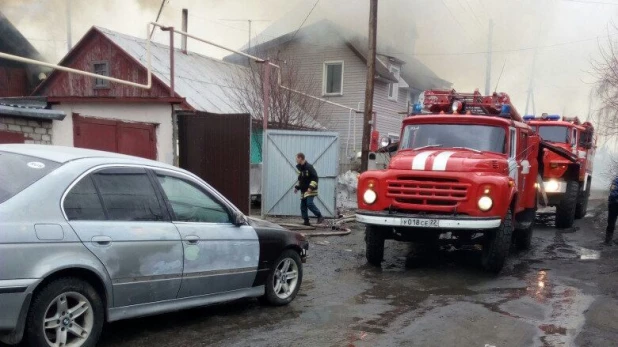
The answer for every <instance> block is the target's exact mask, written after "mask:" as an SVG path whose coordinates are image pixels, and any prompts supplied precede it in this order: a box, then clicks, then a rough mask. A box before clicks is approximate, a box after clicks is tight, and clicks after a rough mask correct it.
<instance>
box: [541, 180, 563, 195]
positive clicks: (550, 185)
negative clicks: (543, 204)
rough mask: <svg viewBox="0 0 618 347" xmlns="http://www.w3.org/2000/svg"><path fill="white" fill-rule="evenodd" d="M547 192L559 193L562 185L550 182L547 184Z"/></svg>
mask: <svg viewBox="0 0 618 347" xmlns="http://www.w3.org/2000/svg"><path fill="white" fill-rule="evenodd" d="M545 190H546V191H548V192H557V191H558V190H560V183H558V181H549V182H547V183H546V184H545Z"/></svg>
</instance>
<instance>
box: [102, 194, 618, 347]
mask: <svg viewBox="0 0 618 347" xmlns="http://www.w3.org/2000/svg"><path fill="white" fill-rule="evenodd" d="M591 205H592V206H593V208H592V210H591V213H589V216H588V217H586V218H585V219H583V220H581V221H577V224H576V228H573V229H569V230H557V229H555V228H554V225H553V216H552V215H551V213H550V212H543V213H541V214H540V215H539V220H538V223H537V227H536V229H535V234H534V239H533V247H532V249H531V250H529V251H525V252H516V251H513V254H512V255H511V257H510V258H509V261H508V263H507V265H506V267H505V269H504V270H503V272H502V273H501V274H500V275H499V276H493V275H489V274H487V273H485V272H484V271H483V270H482V269H481V268H480V265H479V263H480V260H479V256H480V254H479V252H478V251H476V250H465V251H452V250H442V251H440V252H436V253H429V254H427V253H423V252H419V250H418V249H415V248H414V247H412V246H410V245H407V244H404V243H397V242H391V241H387V245H386V254H385V262H384V263H383V266H382V268H379V269H378V268H374V267H371V266H368V265H367V264H366V262H365V258H364V241H363V236H364V235H363V231H362V229H361V227H360V226H353V228H352V229H353V230H352V233H351V234H350V235H348V236H343V237H329V238H312V239H311V246H310V257H309V259H308V263H307V264H306V266H305V274H304V283H303V286H302V289H301V292H300V293H299V296H298V297H297V299H296V300H295V301H294V302H293V303H292V304H290V305H289V306H287V307H279V308H272V307H264V306H260V305H259V304H258V303H257V301H255V300H244V301H240V302H235V303H232V304H226V305H220V306H215V307H207V308H201V309H195V310H189V311H183V312H178V313H172V314H166V315H161V316H156V317H149V318H142V319H134V320H129V321H121V322H116V323H113V324H109V325H107V326H106V327H105V330H104V333H103V336H102V341H101V343H100V346H104V347H109V346H117V347H124V346H127V347H128V346H134V347H141V346H148V347H151V346H349V347H352V346H354V347H356V346H359V347H360V346H436V347H444V346H471V347H472V346H474V347H479V346H486V345H487V346H500V347H507V346H518V347H519V346H616V345H617V344H618V342H617V341H618V292H617V290H616V288H617V286H618V246H615V247H609V248H608V247H604V246H602V245H601V244H600V241H601V240H602V238H603V232H602V227H604V226H599V225H598V223H595V222H596V220H595V219H598V218H599V217H600V216H602V214H603V213H602V211H595V209H594V206H595V204H591ZM596 205H597V206H598V205H599V204H598V203H597V204H596Z"/></svg>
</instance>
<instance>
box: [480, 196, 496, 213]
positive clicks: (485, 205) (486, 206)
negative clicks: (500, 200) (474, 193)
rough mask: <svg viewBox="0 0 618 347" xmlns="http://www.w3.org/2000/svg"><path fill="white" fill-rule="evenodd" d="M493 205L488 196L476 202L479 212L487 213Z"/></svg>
mask: <svg viewBox="0 0 618 347" xmlns="http://www.w3.org/2000/svg"><path fill="white" fill-rule="evenodd" d="M493 205H494V201H493V200H492V199H491V198H490V197H489V196H483V197H481V198H480V199H479V202H478V206H479V210H481V211H483V212H487V211H489V210H491V208H492V207H493Z"/></svg>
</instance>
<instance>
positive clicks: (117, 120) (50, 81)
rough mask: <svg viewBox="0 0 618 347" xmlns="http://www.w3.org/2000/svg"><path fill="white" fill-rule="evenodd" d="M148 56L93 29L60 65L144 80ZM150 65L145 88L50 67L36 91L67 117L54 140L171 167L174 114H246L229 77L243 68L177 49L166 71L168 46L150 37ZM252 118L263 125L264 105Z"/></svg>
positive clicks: (142, 47) (137, 43)
mask: <svg viewBox="0 0 618 347" xmlns="http://www.w3.org/2000/svg"><path fill="white" fill-rule="evenodd" d="M147 56H148V54H147V40H145V39H142V38H137V37H133V36H129V35H125V34H121V33H117V32H114V31H111V30H108V29H105V28H100V27H93V28H91V29H90V30H89V31H88V32H87V33H86V34H85V35H84V37H83V38H82V39H81V40H80V41H79V42H78V43H77V44H76V45H75V47H74V48H73V49H72V50H71V51H70V52H69V53H68V54H67V55H66V56H65V57H64V58H63V59H62V61H61V62H60V65H63V66H69V67H72V68H76V69H80V70H85V71H92V72H95V73H97V74H101V75H105V76H111V77H115V78H120V79H124V80H129V81H133V82H138V83H146V77H147ZM151 63H152V73H153V81H152V88H150V89H139V88H136V87H132V86H126V85H122V84H118V83H113V82H111V83H110V82H108V81H105V80H102V79H95V78H91V77H87V76H83V75H77V74H69V73H66V72H62V71H54V72H53V73H52V74H51V75H50V76H49V77H48V78H47V79H46V80H45V81H44V82H43V83H41V85H39V86H38V87H37V89H36V90H35V92H34V95H38V96H45V97H46V98H47V101H48V102H50V103H51V104H52V105H53V106H52V108H53V109H55V110H62V111H64V112H66V113H67V114H69V115H71V116H70V117H67V118H66V119H64V120H63V121H54V125H53V131H54V133H55V136H54V140H53V141H52V143H53V144H55V145H65V146H77V147H84V148H91V149H100V150H107V151H113V152H120V153H124V154H130V155H137V156H142V157H146V158H150V159H156V160H160V161H163V162H167V163H170V164H173V163H177V158H178V149H177V146H176V145H175V141H176V140H177V134H176V130H175V129H176V128H175V127H176V121H175V116H176V113H177V112H180V111H182V112H183V114H186V113H187V112H188V111H189V112H190V111H195V112H207V113H212V114H237V113H244V111H245V110H243V109H241V108H240V107H239V102H237V100H235V97H237V96H239V95H243V93H244V91H243V89H244V88H246V86H243V85H240V84H239V83H234V81H239V80H241V79H242V76H243V75H244V74H246V73H247V72H248V70H247V68H245V67H242V66H239V65H236V64H232V63H228V62H223V61H221V60H217V59H213V58H210V57H206V56H203V55H200V54H197V53H194V52H191V51H185V50H183V49H179V48H175V49H174V69H171V65H170V48H169V46H168V45H163V44H159V43H154V42H153V43H152V44H151ZM172 71H173V77H174V83H173V86H172V83H171V82H170V75H171V72H172ZM238 76H240V77H238ZM172 88H173V89H172ZM252 115H254V116H255V117H254V118H255V120H256V123H260V125H259V126H261V120H260V121H259V122H258V121H257V116H258V115H261V110H258V111H256V112H252ZM259 138H260V139H261V136H259ZM256 141H257V139H256Z"/></svg>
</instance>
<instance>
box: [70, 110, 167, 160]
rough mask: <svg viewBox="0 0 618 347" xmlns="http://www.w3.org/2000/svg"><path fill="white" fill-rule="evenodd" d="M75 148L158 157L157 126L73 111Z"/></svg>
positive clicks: (150, 157)
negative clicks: (82, 114) (91, 115)
mask: <svg viewBox="0 0 618 347" xmlns="http://www.w3.org/2000/svg"><path fill="white" fill-rule="evenodd" d="M73 140H74V145H75V147H79V148H88V149H96V150H99V151H107V152H114V153H121V154H127V155H133V156H136V157H142V158H146V159H152V160H156V159H157V141H156V125H155V124H146V123H130V122H122V121H118V120H113V119H99V118H90V117H82V116H80V115H78V114H73Z"/></svg>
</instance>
